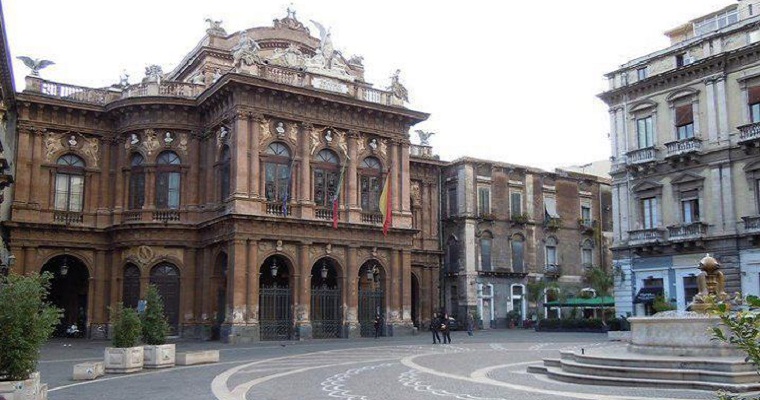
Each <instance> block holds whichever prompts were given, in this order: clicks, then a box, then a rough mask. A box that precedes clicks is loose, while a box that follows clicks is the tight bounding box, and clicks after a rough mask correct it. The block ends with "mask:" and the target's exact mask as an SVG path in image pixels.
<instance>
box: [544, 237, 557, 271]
mask: <svg viewBox="0 0 760 400" xmlns="http://www.w3.org/2000/svg"><path fill="white" fill-rule="evenodd" d="M556 265H557V239H555V238H554V237H553V236H549V237H548V238H546V266H547V267H550V266H556Z"/></svg>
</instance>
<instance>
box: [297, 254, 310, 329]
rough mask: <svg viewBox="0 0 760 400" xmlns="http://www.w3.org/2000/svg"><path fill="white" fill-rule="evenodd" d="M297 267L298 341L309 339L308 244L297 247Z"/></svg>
mask: <svg viewBox="0 0 760 400" xmlns="http://www.w3.org/2000/svg"><path fill="white" fill-rule="evenodd" d="M298 264H300V265H298V266H296V268H294V269H295V270H296V275H295V276H294V278H295V280H296V281H297V282H298V284H297V285H296V290H297V296H296V298H297V302H296V305H295V310H296V334H297V337H298V339H299V340H304V339H311V337H312V334H311V321H310V320H309V312H310V306H311V265H309V244H305V243H301V244H299V245H298Z"/></svg>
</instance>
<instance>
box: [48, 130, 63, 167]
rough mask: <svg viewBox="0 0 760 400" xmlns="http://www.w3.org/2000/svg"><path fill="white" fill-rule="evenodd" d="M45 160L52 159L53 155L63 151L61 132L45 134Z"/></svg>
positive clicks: (49, 160) (50, 160)
mask: <svg viewBox="0 0 760 400" xmlns="http://www.w3.org/2000/svg"><path fill="white" fill-rule="evenodd" d="M44 143H45V160H46V161H48V162H52V161H53V156H55V155H56V154H58V153H60V152H61V151H63V133H51V132H48V133H46V134H45V142H44Z"/></svg>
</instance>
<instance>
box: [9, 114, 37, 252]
mask: <svg viewBox="0 0 760 400" xmlns="http://www.w3.org/2000/svg"><path fill="white" fill-rule="evenodd" d="M18 133H19V134H18V144H17V151H16V154H18V159H17V160H16V176H15V183H14V184H13V186H14V188H13V190H14V192H15V195H14V197H13V202H14V203H29V202H31V193H32V187H31V185H32V182H34V180H33V179H32V176H33V167H32V166H33V165H35V163H34V162H33V161H34V160H33V159H32V154H33V153H32V152H33V143H34V138H33V136H34V135H35V133H34V131H33V130H32V129H31V128H19V129H18ZM6 151H7V149H6ZM22 182H23V183H22ZM16 257H19V256H18V255H17V256H16Z"/></svg>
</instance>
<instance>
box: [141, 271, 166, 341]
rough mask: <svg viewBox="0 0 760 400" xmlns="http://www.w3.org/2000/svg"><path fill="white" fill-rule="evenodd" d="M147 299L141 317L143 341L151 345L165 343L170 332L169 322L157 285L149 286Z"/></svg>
mask: <svg viewBox="0 0 760 400" xmlns="http://www.w3.org/2000/svg"><path fill="white" fill-rule="evenodd" d="M145 300H146V303H147V304H146V305H145V312H144V313H143V315H142V318H141V319H142V337H143V342H145V344H149V345H160V344H164V343H166V335H167V334H168V333H169V323H168V322H166V316H165V315H164V302H163V301H162V300H161V295H160V294H158V289H156V287H155V286H153V285H150V286H148V294H147V296H146V298H145Z"/></svg>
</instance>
